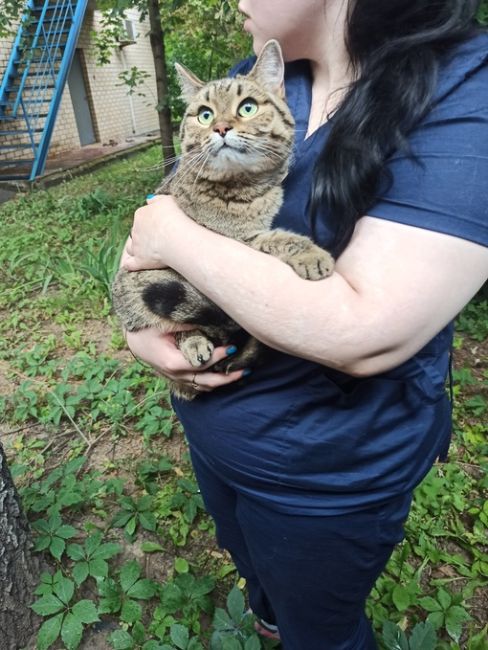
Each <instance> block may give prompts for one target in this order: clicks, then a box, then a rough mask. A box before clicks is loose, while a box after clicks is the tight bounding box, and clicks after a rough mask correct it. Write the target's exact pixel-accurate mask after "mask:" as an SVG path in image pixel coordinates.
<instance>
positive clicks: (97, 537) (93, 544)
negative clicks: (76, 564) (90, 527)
mask: <svg viewBox="0 0 488 650" xmlns="http://www.w3.org/2000/svg"><path fill="white" fill-rule="evenodd" d="M101 541H102V536H101V534H100V533H95V534H94V535H92V536H91V537H88V538H87V540H86V542H85V548H86V554H87V556H88V557H90V558H91V557H94V553H95V551H96V549H97V548H98V547H99V546H100V542H101Z"/></svg>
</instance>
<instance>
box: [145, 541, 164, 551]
mask: <svg viewBox="0 0 488 650" xmlns="http://www.w3.org/2000/svg"><path fill="white" fill-rule="evenodd" d="M141 548H142V550H143V551H144V553H158V552H159V551H164V548H163V547H162V546H161V544H156V543H155V542H143V543H142V545H141Z"/></svg>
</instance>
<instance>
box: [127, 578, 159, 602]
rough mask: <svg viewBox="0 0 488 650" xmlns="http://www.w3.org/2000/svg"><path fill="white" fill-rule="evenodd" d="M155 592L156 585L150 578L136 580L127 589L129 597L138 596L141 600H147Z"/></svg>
mask: <svg viewBox="0 0 488 650" xmlns="http://www.w3.org/2000/svg"><path fill="white" fill-rule="evenodd" d="M155 593H156V585H155V584H154V582H152V581H151V580H146V579H143V580H138V581H137V582H136V583H135V584H134V585H132V587H131V588H130V589H129V590H128V591H127V595H128V596H130V597H131V598H140V599H141V600H148V599H149V598H152V597H153V596H154V594H155Z"/></svg>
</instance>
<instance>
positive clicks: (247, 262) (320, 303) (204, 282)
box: [166, 222, 379, 372]
mask: <svg viewBox="0 0 488 650" xmlns="http://www.w3.org/2000/svg"><path fill="white" fill-rule="evenodd" d="M180 223H181V222H180ZM181 225H182V226H183V224H182V223H181ZM166 238H167V240H168V241H167V244H168V247H167V250H168V251H170V253H168V256H167V258H168V262H169V265H170V266H171V267H172V268H174V269H175V270H176V271H178V272H179V273H181V274H182V275H183V276H185V277H186V278H187V279H188V280H189V281H190V282H191V283H192V284H193V285H194V286H196V287H197V288H198V289H200V290H201V291H202V292H203V293H204V294H206V295H207V296H208V297H209V298H210V299H211V300H213V301H214V302H215V303H217V304H218V305H219V306H220V307H221V308H222V309H224V311H226V312H227V313H228V314H229V315H230V316H231V317H232V318H233V319H235V320H236V321H237V322H238V323H239V324H240V325H241V326H242V327H243V328H244V329H246V330H247V331H248V332H250V333H251V334H253V335H254V336H255V337H256V338H258V339H259V340H261V341H263V342H264V343H266V344H267V345H269V346H271V347H273V348H275V349H278V350H281V351H283V352H287V353H289V354H294V355H296V356H300V357H303V358H307V359H310V360H313V361H316V362H318V363H322V364H325V365H329V366H331V367H335V368H338V369H343V370H345V371H351V372H354V369H355V366H357V365H358V361H359V360H360V359H362V358H367V357H369V356H371V355H373V354H374V353H375V352H376V350H377V349H378V347H379V342H378V341H375V340H374V338H373V337H371V332H372V331H374V324H373V323H371V319H370V318H368V313H367V311H366V305H365V304H364V301H363V300H362V298H361V295H360V294H359V293H358V292H357V291H356V290H355V289H354V288H353V287H352V286H351V285H350V284H349V283H348V282H347V280H346V279H345V278H344V277H343V276H342V275H341V274H340V273H338V272H335V273H334V274H333V275H332V276H331V277H329V278H327V279H325V280H322V281H319V282H311V281H306V280H302V279H300V278H299V277H298V276H297V275H296V274H295V272H294V271H293V270H292V269H291V268H290V267H289V266H287V265H286V264H284V263H283V262H281V261H279V260H277V259H275V258H273V257H270V256H269V255H265V254H263V253H260V252H257V251H255V250H252V249H251V248H249V247H247V246H245V245H243V244H241V243H239V242H236V241H233V240H230V239H227V238H225V237H222V236H220V235H217V234H215V233H213V232H210V231H208V230H206V229H204V228H201V227H200V226H197V225H196V224H194V223H193V222H191V224H190V223H188V222H187V223H185V224H184V227H182V228H181V230H179V224H176V225H175V227H174V229H171V231H169V232H168V231H166Z"/></svg>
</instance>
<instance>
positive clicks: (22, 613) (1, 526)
mask: <svg viewBox="0 0 488 650" xmlns="http://www.w3.org/2000/svg"><path fill="white" fill-rule="evenodd" d="M30 546H31V544H30V540H29V525H28V523H27V518H26V517H25V515H24V513H23V511H22V507H21V505H20V500H19V495H18V493H17V490H16V489H15V486H14V484H13V481H12V476H11V474H10V471H9V469H8V467H7V461H6V458H5V453H4V451H3V447H2V445H1V444H0V650H18V649H19V648H23V647H24V646H25V645H26V643H27V641H28V639H29V638H30V637H31V636H32V634H33V632H34V631H35V628H36V627H37V625H36V621H37V617H36V615H35V614H34V612H33V611H32V610H31V609H30V608H29V605H30V604H31V602H32V592H33V590H34V588H35V587H36V585H37V583H38V577H39V568H38V563H37V561H36V560H35V559H34V558H33V557H32V556H31V553H30Z"/></svg>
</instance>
